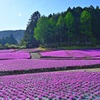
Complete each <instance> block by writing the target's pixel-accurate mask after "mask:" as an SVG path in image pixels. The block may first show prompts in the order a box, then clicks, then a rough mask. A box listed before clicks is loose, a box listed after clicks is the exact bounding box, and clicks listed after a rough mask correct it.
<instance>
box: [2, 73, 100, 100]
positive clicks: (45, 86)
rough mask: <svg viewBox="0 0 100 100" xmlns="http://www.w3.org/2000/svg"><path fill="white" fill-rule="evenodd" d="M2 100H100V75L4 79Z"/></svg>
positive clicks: (7, 77) (53, 74)
mask: <svg viewBox="0 0 100 100" xmlns="http://www.w3.org/2000/svg"><path fill="white" fill-rule="evenodd" d="M0 100H100V72H52V73H50V72H47V73H37V74H27V75H16V76H0Z"/></svg>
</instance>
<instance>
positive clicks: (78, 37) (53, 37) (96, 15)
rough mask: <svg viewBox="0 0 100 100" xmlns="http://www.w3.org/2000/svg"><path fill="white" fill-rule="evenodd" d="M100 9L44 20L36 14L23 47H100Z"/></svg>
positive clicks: (75, 10)
mask: <svg viewBox="0 0 100 100" xmlns="http://www.w3.org/2000/svg"><path fill="white" fill-rule="evenodd" d="M99 22H100V9H99V7H98V6H97V7H96V8H94V7H93V6H90V7H85V8H81V7H76V8H75V7H74V8H73V9H71V8H70V7H69V8H68V10H67V11H65V12H62V13H57V14H50V15H49V16H48V17H46V16H42V17H40V14H39V12H35V13H34V14H33V15H32V16H31V19H30V21H29V23H28V25H27V28H26V31H25V36H24V39H23V40H22V44H21V45H24V46H26V47H28V48H30V47H36V46H38V45H37V41H38V43H39V45H41V46H43V47H55V48H57V47H59V46H78V45H79V46H91V45H96V44H98V45H100V23H99Z"/></svg>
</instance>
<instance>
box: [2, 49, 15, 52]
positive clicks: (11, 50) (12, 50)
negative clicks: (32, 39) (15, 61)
mask: <svg viewBox="0 0 100 100" xmlns="http://www.w3.org/2000/svg"><path fill="white" fill-rule="evenodd" d="M14 51H16V50H15V49H5V50H0V53H11V52H14Z"/></svg>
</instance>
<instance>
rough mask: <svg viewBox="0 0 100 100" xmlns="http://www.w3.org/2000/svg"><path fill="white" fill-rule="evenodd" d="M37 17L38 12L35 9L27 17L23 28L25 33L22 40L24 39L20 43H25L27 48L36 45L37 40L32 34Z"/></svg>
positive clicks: (38, 16)
mask: <svg viewBox="0 0 100 100" xmlns="http://www.w3.org/2000/svg"><path fill="white" fill-rule="evenodd" d="M39 18H40V13H39V12H38V11H36V12H34V13H33V14H32V16H31V18H30V19H29V22H28V25H27V28H26V30H25V35H24V38H23V41H25V42H23V41H22V43H25V44H26V47H27V48H32V47H37V46H38V42H37V41H36V39H35V38H34V37H33V35H34V29H35V27H36V24H37V21H38V19H39ZM22 43H21V44H22ZM25 44H23V45H25Z"/></svg>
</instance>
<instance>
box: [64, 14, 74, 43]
mask: <svg viewBox="0 0 100 100" xmlns="http://www.w3.org/2000/svg"><path fill="white" fill-rule="evenodd" d="M65 23H66V28H67V31H66V34H67V37H68V43H70V42H71V41H72V37H73V35H74V32H73V31H74V17H73V15H72V13H71V12H68V13H67V14H66V16H65Z"/></svg>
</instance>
